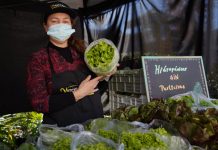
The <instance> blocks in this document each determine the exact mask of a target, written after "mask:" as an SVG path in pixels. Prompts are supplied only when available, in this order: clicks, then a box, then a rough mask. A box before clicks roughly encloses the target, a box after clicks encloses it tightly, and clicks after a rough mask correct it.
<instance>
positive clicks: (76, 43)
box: [68, 36, 88, 56]
mask: <svg viewBox="0 0 218 150" xmlns="http://www.w3.org/2000/svg"><path fill="white" fill-rule="evenodd" d="M68 44H69V46H72V47H74V48H75V49H76V51H77V52H78V53H79V54H80V55H81V56H83V55H84V52H85V49H86V47H87V45H88V43H86V42H85V41H84V40H79V39H77V38H75V37H74V36H71V37H70V38H69V39H68Z"/></svg>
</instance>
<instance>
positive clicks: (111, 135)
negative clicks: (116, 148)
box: [98, 129, 119, 143]
mask: <svg viewBox="0 0 218 150" xmlns="http://www.w3.org/2000/svg"><path fill="white" fill-rule="evenodd" d="M98 135H100V136H102V137H104V138H107V139H111V140H113V141H114V142H116V143H118V140H119V135H118V133H116V132H114V131H112V130H103V129H99V130H98Z"/></svg>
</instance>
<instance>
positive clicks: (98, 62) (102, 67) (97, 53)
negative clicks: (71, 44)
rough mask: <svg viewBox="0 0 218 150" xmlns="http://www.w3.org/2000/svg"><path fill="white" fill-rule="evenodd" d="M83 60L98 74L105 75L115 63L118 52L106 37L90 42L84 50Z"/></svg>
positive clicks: (117, 59)
mask: <svg viewBox="0 0 218 150" xmlns="http://www.w3.org/2000/svg"><path fill="white" fill-rule="evenodd" d="M84 59H85V62H86V64H87V66H88V67H89V69H90V70H92V71H93V72H94V73H96V74H98V75H107V74H108V73H110V72H111V71H112V70H113V69H114V68H115V67H116V65H117V63H118V61H119V53H118V50H117V48H116V47H115V45H114V44H113V43H112V42H111V41H109V40H107V39H99V40H97V41H94V42H92V43H91V44H90V45H89V46H88V47H87V49H86V51H85V58H84Z"/></svg>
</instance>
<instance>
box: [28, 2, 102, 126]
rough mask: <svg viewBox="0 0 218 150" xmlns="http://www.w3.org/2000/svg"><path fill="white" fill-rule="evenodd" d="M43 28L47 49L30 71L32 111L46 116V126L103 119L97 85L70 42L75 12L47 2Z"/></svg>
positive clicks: (35, 55) (36, 57)
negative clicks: (47, 38)
mask: <svg viewBox="0 0 218 150" xmlns="http://www.w3.org/2000/svg"><path fill="white" fill-rule="evenodd" d="M48 7H49V8H48V11H47V13H46V14H45V15H44V28H45V31H46V33H47V35H48V36H49V43H48V45H47V47H45V48H42V49H40V50H39V51H37V52H35V53H33V54H32V57H31V60H30V62H29V63H28V67H27V93H28V96H29V98H30V99H31V104H32V107H33V109H34V110H35V111H37V112H43V113H44V118H43V122H44V123H46V124H57V125H58V126H66V125H70V124H73V123H82V122H84V121H86V120H88V119H93V118H98V117H102V116H103V108H102V104H101V98H100V93H99V90H98V87H97V86H98V83H99V80H101V79H102V77H95V76H94V75H93V73H92V72H90V71H89V70H88V68H87V67H86V65H85V63H84V61H83V54H82V50H84V47H83V46H81V44H80V42H78V41H77V40H72V41H71V40H70V38H72V37H71V35H72V34H73V33H74V32H75V30H74V29H73V28H72V21H71V20H72V19H74V17H75V16H76V14H75V12H73V10H72V9H70V8H69V7H68V6H67V5H66V4H64V3H60V2H54V1H52V2H48Z"/></svg>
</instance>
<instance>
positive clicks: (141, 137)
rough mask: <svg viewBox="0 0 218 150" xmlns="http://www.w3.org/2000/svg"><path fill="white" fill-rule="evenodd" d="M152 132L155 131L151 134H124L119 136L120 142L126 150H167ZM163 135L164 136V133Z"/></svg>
mask: <svg viewBox="0 0 218 150" xmlns="http://www.w3.org/2000/svg"><path fill="white" fill-rule="evenodd" d="M161 130H162V129H161ZM163 130H164V129H163ZM154 132H155V129H154V130H153V131H152V132H148V133H130V132H129V133H128V132H124V133H122V135H121V142H122V143H123V144H124V146H125V149H126V150H133V149H134V150H141V149H161V150H167V149H168V147H167V145H166V144H165V143H164V142H163V141H161V140H160V139H159V138H158V137H157V136H156V135H155V134H154ZM158 132H160V130H159V131H158ZM161 132H163V131H161ZM163 133H164V134H165V131H164V132H163Z"/></svg>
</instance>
